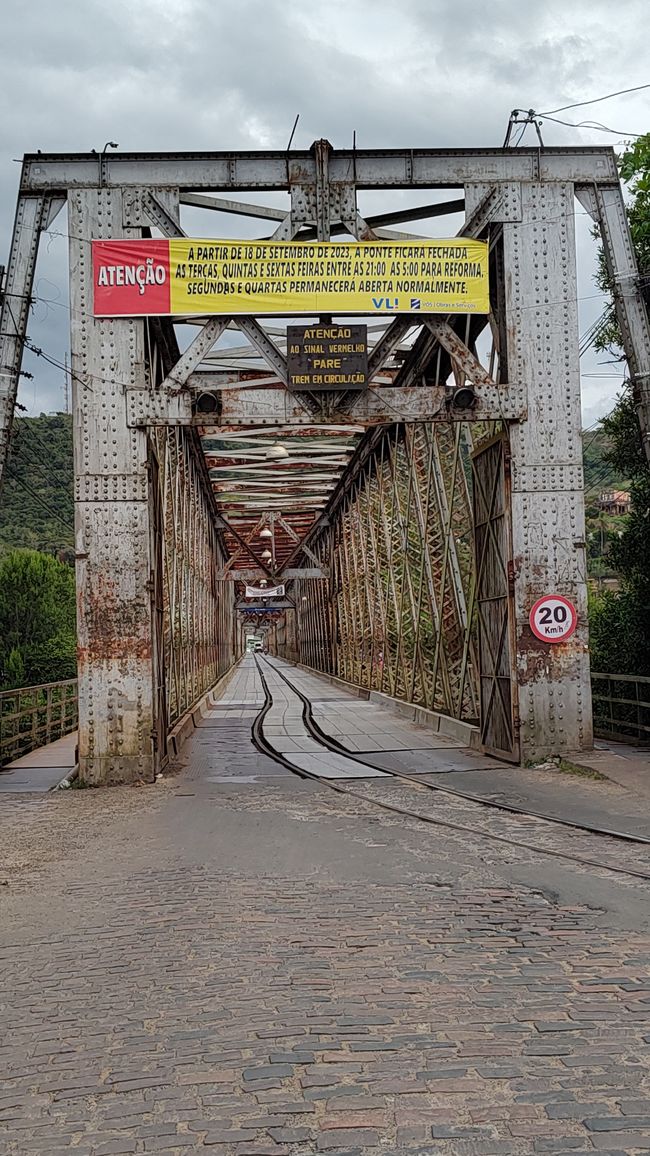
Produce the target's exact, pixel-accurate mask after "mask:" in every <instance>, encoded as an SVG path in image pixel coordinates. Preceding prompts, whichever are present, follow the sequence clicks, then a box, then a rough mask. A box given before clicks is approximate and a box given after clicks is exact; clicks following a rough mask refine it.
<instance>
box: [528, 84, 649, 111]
mask: <svg viewBox="0 0 650 1156" xmlns="http://www.w3.org/2000/svg"><path fill="white" fill-rule="evenodd" d="M644 88H650V84H636V85H635V86H634V88H621V89H619V91H618V92H608V93H607V94H606V95H605V96H596V97H594V99H593V100H579V101H577V102H576V103H575V104H563V105H562V107H561V108H550V109H549V110H548V112H540V113H537V115H538V116H552V114H553V113H555V112H566V111H567V109H569V108H584V107H585V106H586V105H587V104H600V102H601V100H612V98H613V97H615V96H625V95H626V94H627V93H628V92H641V90H642V89H644Z"/></svg>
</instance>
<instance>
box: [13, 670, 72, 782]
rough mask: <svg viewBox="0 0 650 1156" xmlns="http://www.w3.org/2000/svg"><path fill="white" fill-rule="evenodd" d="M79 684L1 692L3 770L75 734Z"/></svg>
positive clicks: (24, 687)
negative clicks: (41, 748) (65, 736)
mask: <svg viewBox="0 0 650 1156" xmlns="http://www.w3.org/2000/svg"><path fill="white" fill-rule="evenodd" d="M77 721H78V698H77V680H76V678H71V679H68V680H67V681H66V682H46V683H42V684H41V685H40V686H23V687H19V688H18V689H17V690H3V691H0V767H4V766H5V765H6V764H7V763H10V762H12V760H13V759H17V758H20V756H21V755H27V754H29V752H30V751H33V750H36V748H37V747H43V746H45V745H46V744H47V743H52V742H54V740H55V739H60V738H63V736H64V735H67V734H70V732H71V731H74V730H76V728H77Z"/></svg>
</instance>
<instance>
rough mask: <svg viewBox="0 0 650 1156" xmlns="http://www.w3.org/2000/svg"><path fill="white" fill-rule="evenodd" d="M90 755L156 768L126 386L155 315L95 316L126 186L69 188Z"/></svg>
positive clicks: (148, 774)
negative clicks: (97, 245)
mask: <svg viewBox="0 0 650 1156" xmlns="http://www.w3.org/2000/svg"><path fill="white" fill-rule="evenodd" d="M69 232H70V315H71V355H72V379H73V391H72V392H73V422H74V453H75V479H76V481H75V486H76V492H75V534H76V556H77V619H78V621H77V629H78V661H79V764H80V777H81V779H82V781H84V782H89V783H116V782H131V781H133V780H136V779H143V780H145V781H151V780H152V779H153V777H154V775H155V771H156V766H155V757H154V744H153V736H154V733H155V729H156V727H155V696H154V673H153V653H152V606H151V592H150V591H151V585H150V584H151V576H152V559H151V556H150V554H151V535H150V530H151V527H150V510H149V480H148V473H147V438H146V434H145V433H144V432H143V431H142V430H139V429H129V428H128V427H127V411H126V398H125V392H126V390H127V389H134V388H144V387H145V385H146V377H145V363H144V322H143V321H133V320H126V319H118V320H115V319H107V320H100V319H95V318H94V317H93V316H92V265H91V250H90V238H91V237H99V238H108V237H122V236H125V235H126V236H134V235H139V233H140V230H134V229H129V228H126V227H125V226H124V224H123V196H122V192H121V191H120V190H117V189H102V190H90V189H75V190H74V191H73V192H71V193H70V197H69Z"/></svg>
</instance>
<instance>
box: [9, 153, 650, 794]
mask: <svg viewBox="0 0 650 1156" xmlns="http://www.w3.org/2000/svg"><path fill="white" fill-rule="evenodd" d="M404 190H406V192H405V191H404ZM379 194H381V196H382V198H383V200H382V203H381V205H380V206H379V209H380V210H381V211H374V212H373V211H372V210H373V208H375V209H378V207H377V204H376V201H377V198H378V196H379ZM576 198H578V199H579V201H580V202H581V203H582V205H583V207H584V208H585V209H586V211H587V212H588V213H589V214H590V215H591V216H592V218H593V219H594V221H596V222H597V223H598V224H599V226H600V228H601V231H602V236H603V241H604V246H605V254H606V258H607V260H608V262H609V264H610V267H611V268H612V269H615V270H616V271H617V278H616V285H617V289H616V304H617V308H618V312H619V321H620V323H621V329H622V332H623V334H624V337H625V341H626V353H627V356H628V360H629V363H630V367H631V371H632V374H633V376H634V378H635V381H636V385H637V400H638V406H639V415H640V418H641V420H642V428H644V429H645V428H647V425H648V422H647V421H646V418H647V417H648V414H650V407H649V406H648V382H649V381H650V377H649V375H648V366H647V365H646V361H647V358H648V349H649V348H650V339H649V335H648V319H647V315H646V312H645V307H644V304H643V300H642V297H641V294H640V290H639V286H638V278H637V272H636V267H635V265H634V258H633V253H632V249H631V244H630V239H629V233H628V230H627V221H626V216H625V211H624V205H623V200H622V196H621V190H620V186H619V184H618V178H617V172H616V165H615V159H614V156H613V153H612V152H611V150H608V149H555V150H552V149H551V150H545V151H544V152H542V153H541V154H540V153H539V152H538V150H532V149H531V150H528V149H521V150H520V149H517V150H512V149H503V150H501V149H494V150H487V151H485V150H484V151H475V150H461V151H454V152H446V151H442V150H392V151H391V150H388V151H386V150H383V151H379V152H373V151H372V150H365V151H356V150H355V151H354V152H350V151H348V150H344V151H339V150H334V149H332V147H331V146H330V145H329V144H328V142H326V141H318V142H316V143H315V144H314V146H313V147H312V149H311V150H309V151H308V152H296V153H289V154H275V153H234V154H221V153H212V154H162V155H154V154H140V155H119V154H116V155H111V156H110V157H109V156H107V155H105V154H102V155H101V156H99V157H98V156H96V155H93V156H86V155H78V156H44V155H40V154H39V155H38V156H34V157H29V156H28V157H26V158H25V162H24V165H23V172H22V180H21V190H20V196H19V201H18V208H17V216H16V228H15V232H14V238H13V243H12V250H11V255H10V260H9V263H8V269H7V281H6V286H5V289H6V292H5V298H4V302H3V313H2V328H1V332H0V354H1V358H2V366H3V375H2V377H1V378H0V467H1V466H2V464H3V461H4V454H5V451H6V447H7V445H8V439H9V435H10V431H11V421H12V417H13V407H14V404H15V395H16V385H17V381H18V375H19V373H20V360H21V355H22V350H23V348H24V345H25V340H26V333H27V321H28V310H29V301H30V294H31V292H32V284H33V277H34V270H35V262H36V255H37V250H38V239H39V236H40V235H41V234H42V232H43V230H45V229H48V228H49V227H50V225H51V223H52V221H53V219H54V217H55V216H56V214H57V213H58V212H59V211H61V209H62V208H63V207H64V206H65V207H66V208H67V218H68V235H69V254H70V311H71V354H72V381H73V393H74V398H73V402H74V441H75V486H76V490H75V501H76V540H77V581H78V595H79V596H78V608H79V614H78V630H79V720H80V721H79V751H80V765H81V774H82V777H83V778H86V779H88V780H89V781H93V782H110V781H120V780H125V779H126V780H128V779H133V778H145V779H146V778H153V777H154V776H155V774H156V771H157V770H158V769H159V767H160V766H162V765H163V764H164V761H165V759H166V757H167V754H168V747H169V734H170V731H171V730H172V729H173V728H174V727H175V726H176V725H177V724H179V723H181V722H182V720H183V718H184V716H185V715H186V714H187V712H188V710H190V709H191V708H192V706H193V705H194V704H196V703H197V701H199V700H200V698H201V696H202V695H203V694H205V692H206V691H207V690H208V689H209V688H210V687H211V686H212V685H214V683H215V682H216V681H217V680H218V679H219V678H221V677H223V676H224V675H226V674H227V673H228V671H229V670H230V669H231V667H232V664H233V662H234V661H236V660H237V658H238V657H239V656H240V654H241V653H242V652H243V650H244V649H245V647H246V639H247V637H248V636H249V635H253V634H254V635H255V636H256V637H263V638H264V641H265V644H266V646H267V648H268V649H269V650H270V651H271V652H273V653H275V654H276V655H278V656H279V657H281V658H284V659H290V660H292V661H294V662H300V663H302V664H303V665H305V666H308V667H311V668H313V669H315V670H318V671H320V672H322V673H326V674H329V675H333V676H336V677H338V678H341V679H343V680H344V681H346V682H348V683H351V684H354V685H356V686H358V687H361V688H364V689H365V690H367V691H373V690H374V691H378V692H381V693H384V694H387V695H389V696H391V697H393V698H396V699H400V700H403V701H406V702H408V703H410V704H413V705H414V707H419V708H422V709H423V710H425V711H428V712H433V714H432V715H430V716H428V721H429V723H430V724H433V725H434V726H435V719H436V717H437V715H438V714H440V715H445V716H447V717H450V718H451V719H454V720H459V721H463V722H469V723H473V724H475V725H476V726H477V727H478V728H479V732H480V739H481V743H482V746H483V749H484V750H485V751H489V752H494V753H497V754H499V755H501V756H503V757H505V758H508V759H511V760H513V761H518V760H520V759H522V760H527V759H530V758H536V757H539V756H544V755H546V754H549V753H566V752H569V751H574V750H579V749H582V748H585V747H589V746H590V745H591V743H592V730H591V702H590V691H589V664H588V634H587V623H586V580H585V554H584V546H585V544H584V511H583V496H582V464H581V453H582V445H581V436H580V425H581V423H580V381H579V360H578V332H577V301H576V263H575V238H574V211H575V204H576ZM260 199H265V200H266V201H270V202H272V203H270V204H268V203H265V204H260V203H259V201H260ZM405 228H407V229H408V230H409V231H408V232H405V231H404V229H405ZM410 230H413V231H410ZM188 234H191V235H194V236H199V237H205V238H210V237H212V238H226V237H228V236H233V235H235V236H239V237H242V236H245V237H246V238H247V239H249V240H252V241H259V242H261V241H262V240H267V239H269V238H272V239H273V240H274V241H275V242H277V243H278V244H280V243H282V242H286V241H291V242H295V243H296V244H300V243H303V242H304V243H309V242H314V241H316V242H322V243H325V242H327V240H328V239H330V238H331V237H336V238H337V240H338V239H339V238H340V240H341V242H342V243H343V244H346V243H350V244H352V245H354V244H355V243H357V242H360V241H364V242H365V241H370V242H377V243H382V244H385V243H393V242H395V243H397V242H403V241H411V242H413V243H414V244H416V243H417V242H418V241H421V240H422V238H432V237H450V236H453V235H454V234H456V235H457V236H459V237H461V238H464V239H466V240H467V241H472V242H473V241H477V240H478V241H482V242H484V243H485V245H486V249H485V251H486V253H487V254H488V257H487V260H488V265H489V302H488V303H487V305H486V309H485V310H484V311H483V312H476V313H470V314H466V313H465V314H464V313H462V312H460V311H455V312H450V313H448V314H442V313H439V312H438V313H426V314H424V313H422V312H418V308H417V305H418V302H417V299H415V298H413V299H412V300H411V308H410V309H409V310H406V309H405V310H404V311H403V312H400V311H399V310H397V311H396V312H395V311H394V302H393V300H392V299H390V298H387V297H381V298H378V299H377V300H376V301H375V302H374V305H373V308H374V312H373V314H372V315H371V316H368V317H361V318H360V317H355V318H354V319H353V320H354V321H355V323H357V322H363V323H364V324H367V336H368V372H367V388H365V389H354V390H353V389H347V390H345V389H329V390H328V391H326V392H323V391H319V390H316V389H314V388H312V389H308V388H306V387H305V388H300V387H299V388H291V383H290V375H289V367H288V347H287V346H288V337H287V324H288V322H290V321H291V320H293V321H294V322H295V317H294V318H289V319H288V318H286V317H281V316H277V315H276V316H273V317H270V316H268V315H267V316H260V315H259V299H257V300H256V301H255V306H257V307H258V312H257V313H256V312H254V311H253V310H254V306H253V305H251V312H250V313H247V312H241V311H239V312H237V311H235V312H234V313H230V314H228V313H227V312H224V311H221V312H219V313H215V314H213V315H206V316H199V315H198V314H195V315H192V316H188V315H185V314H181V313H179V314H173V313H169V315H168V316H151V315H149V316H136V315H132V316H108V315H107V316H102V317H99V316H95V315H94V310H93V293H94V291H95V289H96V284H95V281H94V279H93V278H94V274H93V262H92V252H91V242H92V240H103V241H115V240H119V241H134V240H138V239H139V240H142V239H143V238H144V239H146V238H153V239H156V238H158V239H159V242H161V243H162V242H163V241H164V240H165V239H169V240H170V242H171V241H175V240H178V241H179V242H181V241H182V239H183V238H185V237H187V236H188ZM623 285H624V287H625V291H623V289H622V288H621V289H619V287H620V286H623ZM305 320H312V321H319V323H320V324H329V322H330V319H329V318H327V317H323V316H321V317H320V320H319V318H318V317H316V316H314V317H311V318H305ZM333 321H334V323H337V322H339V323H344V322H349V321H350V317H349V316H348V317H347V318H346V317H345V316H344V315H342V314H341V315H339V316H336V317H334V318H333ZM294 384H295V383H294ZM303 384H304V383H303ZM278 586H281V587H282V588H283V589H282V590H281V591H280V592H277V587H278ZM250 587H253V588H254V590H253V591H252V592H251V590H250ZM271 590H273V591H275V593H273V594H270V593H269V592H270V591H271ZM549 592H556V593H560V594H562V595H563V596H565V597H567V598H569V599H570V600H571V601H572V602H573V604H574V605H575V606H576V607H577V611H578V628H577V630H576V632H575V634H573V635H572V636H571V638H570V639H568V640H567V641H566V642H565V643H563V644H562V645H555V646H553V645H550V644H547V643H541V642H540V641H539V640H537V639H536V638H535V637H534V635H533V634H532V632H531V630H530V628H529V625H528V616H529V611H530V608H531V606H532V604H533V603H534V602H535V600H536V599H537V598H538V597H540V596H541V595H542V594H545V593H549Z"/></svg>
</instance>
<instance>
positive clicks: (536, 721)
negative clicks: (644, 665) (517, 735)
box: [503, 183, 593, 761]
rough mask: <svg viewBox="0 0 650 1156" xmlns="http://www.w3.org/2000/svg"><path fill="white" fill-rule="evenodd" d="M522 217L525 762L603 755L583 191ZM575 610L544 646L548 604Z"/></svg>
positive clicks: (512, 316) (512, 355)
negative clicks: (583, 347) (556, 599)
mask: <svg viewBox="0 0 650 1156" xmlns="http://www.w3.org/2000/svg"><path fill="white" fill-rule="evenodd" d="M521 203H522V219H521V221H519V222H506V223H504V225H503V235H504V264H505V268H506V270H507V277H506V284H505V297H506V310H507V339H508V368H509V371H510V373H511V374H513V376H515V377H516V378H517V380H518V381H519V382H522V383H524V386H525V388H526V389H527V402H528V420H526V421H522V422H520V423H513V424H512V425H511V426H510V446H511V454H512V536H513V562H514V568H513V579H514V604H515V618H516V647H517V659H516V661H517V682H518V687H519V711H520V723H521V757H522V760H523V761H526V760H529V759H539V758H543V757H545V756H547V755H558V754H567V753H569V752H571V751H580V750H585V749H589V748H590V747H591V746H592V745H593V739H592V725H591V690H590V682H589V655H588V632H587V583H586V562H585V526H584V495H583V476H582V438H581V419H580V364H579V355H578V319H577V303H576V258H575V229H574V199H573V186H572V185H570V184H564V183H562V184H559V183H545V184H538V183H531V184H528V185H523V186H522V191H521ZM546 593H560V594H564V595H567V596H568V597H569V598H570V599H571V600H572V601H573V602H574V603H575V604H576V606H577V610H578V617H579V626H578V630H577V633H576V634H574V636H573V637H572V638H570V639H569V640H568V641H567V642H565V643H562V644H560V645H553V646H551V645H549V644H548V643H543V642H539V641H537V639H536V638H535V637H534V635H533V633H532V631H531V630H530V627H529V625H528V615H529V612H530V608H531V606H532V605H533V603H534V602H535V600H536V599H537V598H538V597H539V596H540V595H542V594H546Z"/></svg>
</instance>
